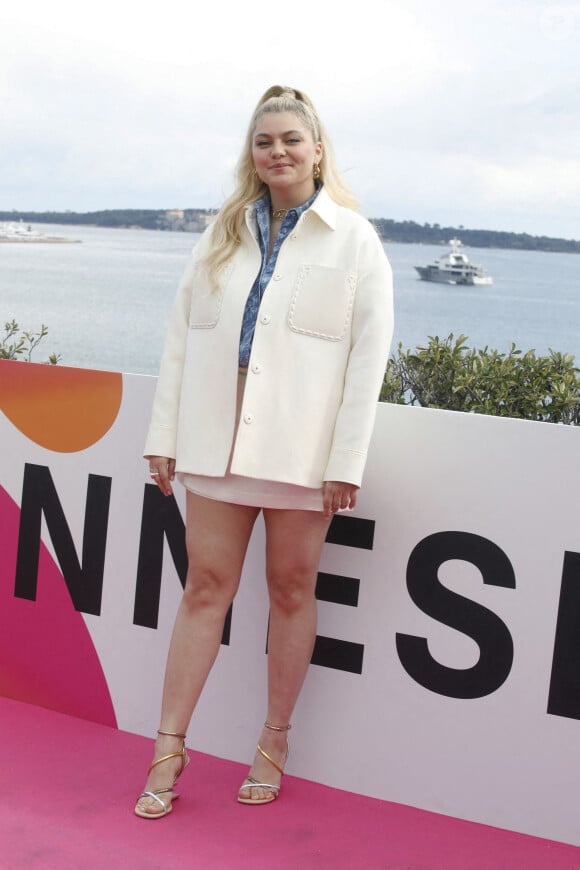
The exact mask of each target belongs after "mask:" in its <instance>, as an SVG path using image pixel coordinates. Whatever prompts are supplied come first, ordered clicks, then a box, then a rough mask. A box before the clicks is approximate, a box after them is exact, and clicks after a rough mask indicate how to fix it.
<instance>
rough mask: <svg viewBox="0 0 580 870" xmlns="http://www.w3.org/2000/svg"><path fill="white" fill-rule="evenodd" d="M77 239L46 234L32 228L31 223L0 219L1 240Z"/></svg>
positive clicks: (48, 240)
mask: <svg viewBox="0 0 580 870" xmlns="http://www.w3.org/2000/svg"><path fill="white" fill-rule="evenodd" d="M73 241H76V239H65V238H61V237H60V236H45V235H44V234H43V233H39V232H37V231H36V230H34V229H33V228H32V226H31V225H30V224H25V223H24V221H23V220H19V221H0V242H25V243H27V244H31V243H32V242H53V243H57V242H73Z"/></svg>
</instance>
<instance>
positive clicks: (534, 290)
mask: <svg viewBox="0 0 580 870" xmlns="http://www.w3.org/2000/svg"><path fill="white" fill-rule="evenodd" d="M32 228H33V229H36V230H38V231H39V232H41V233H43V234H46V235H55V236H61V237H65V238H67V239H71V240H74V241H75V242H76V243H75V244H37V243H29V242H26V243H18V244H16V243H7V244H0V329H2V328H3V326H4V323H7V322H10V321H12V320H16V322H17V323H18V324H19V326H20V328H21V329H22V330H26V331H29V332H36V331H38V330H39V329H40V328H41V326H42V325H43V324H44V325H45V326H46V327H47V328H48V335H47V336H46V338H45V339H44V340H43V341H42V342H41V343H40V345H39V346H38V347H37V348H36V350H35V351H34V353H33V356H32V360H33V361H35V362H43V361H44V360H46V359H47V357H48V355H49V354H50V353H55V354H58V355H59V356H60V364H61V365H67V366H74V367H81V368H90V369H104V370H109V371H121V372H133V373H138V374H147V375H155V374H157V371H158V368H159V362H160V358H161V352H162V347H163V339H164V334H165V330H166V326H167V322H168V318H169V314H170V310H171V306H172V303H173V299H174V296H175V292H176V289H177V285H178V283H179V279H180V277H181V274H182V272H183V270H184V268H185V265H186V262H187V260H188V257H189V255H190V252H191V250H192V248H193V246H194V245H195V243H196V241H197V240H198V238H199V235H197V234H195V233H174V232H165V231H163V232H162V231H154V230H142V229H109V228H102V227H90V226H58V225H47V224H42V225H41V224H37V225H34V224H33V225H32ZM384 247H385V251H386V253H387V256H388V257H389V260H390V262H391V264H392V267H393V272H394V282H395V334H394V339H393V346H392V347H393V350H396V348H397V346H398V344H399V343H401V344H402V346H403V348H404V349H406V348H415V347H417V346H418V345H424V344H425V343H426V342H427V341H428V340H429V336H439V337H440V338H444V337H446V336H448V335H450V334H453V335H454V336H459V335H460V334H463V335H466V336H467V338H468V344H469V346H470V347H477V348H483V347H487V348H489V349H492V348H493V349H497V350H499V351H501V352H507V351H508V350H509V349H510V347H511V345H512V343H514V344H515V345H516V346H517V347H518V348H519V349H520V350H521V351H523V352H525V351H528V350H530V349H534V350H535V351H536V353H538V354H545V353H547V352H548V350H549V349H553V350H555V351H559V352H562V353H569V354H572V355H573V356H574V357H575V358H576V363H577V365H579V366H580V255H578V254H556V253H544V252H538V251H514V250H495V249H487V248H486V249H475V248H468V247H465V248H464V249H463V250H464V251H465V253H466V254H467V256H468V257H469V258H470V260H472V261H473V262H476V263H481V264H482V265H483V266H484V267H485V269H486V271H487V272H488V273H489V274H490V275H491V276H492V277H493V281H494V283H493V285H491V286H488V285H482V286H473V287H465V286H453V285H447V284H431V283H428V282H424V281H421V280H420V279H419V277H418V275H417V273H416V271H415V269H414V267H415V266H418V265H426V264H427V263H429V262H431V261H432V260H433V259H434V258H435V257H438V256H441V255H442V254H443V253H445V252H446V250H447V248H445V247H444V246H434V245H416V244H409V245H406V244H399V243H397V244H391V243H389V242H386V243H385V245H384Z"/></svg>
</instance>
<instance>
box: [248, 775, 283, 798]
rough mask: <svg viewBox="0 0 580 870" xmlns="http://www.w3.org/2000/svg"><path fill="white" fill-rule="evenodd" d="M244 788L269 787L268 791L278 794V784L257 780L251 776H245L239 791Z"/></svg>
mask: <svg viewBox="0 0 580 870" xmlns="http://www.w3.org/2000/svg"><path fill="white" fill-rule="evenodd" d="M244 788H269V789H270V791H272V792H274V794H278V792H279V791H280V786H279V785H272V783H270V782H258V781H257V780H255V779H253V778H252V777H251V776H247V777H246V781H245V782H244V783H242V785H241V786H240V791H242V789H244Z"/></svg>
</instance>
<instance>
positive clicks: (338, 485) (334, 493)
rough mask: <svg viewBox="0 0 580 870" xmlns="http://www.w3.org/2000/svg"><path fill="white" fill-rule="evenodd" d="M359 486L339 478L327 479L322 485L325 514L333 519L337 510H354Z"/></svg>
mask: <svg viewBox="0 0 580 870" xmlns="http://www.w3.org/2000/svg"><path fill="white" fill-rule="evenodd" d="M358 490H359V487H358V486H354V484H352V483H342V482H341V481H338V480H326V481H325V482H324V485H323V487H322V500H323V508H322V513H323V516H325V517H327V519H331V517H333V516H334V514H335V513H336V512H337V511H340V510H347V509H349V510H352V509H353V508H354V506H355V505H356V496H357V493H358Z"/></svg>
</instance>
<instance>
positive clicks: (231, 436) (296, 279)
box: [135, 86, 393, 819]
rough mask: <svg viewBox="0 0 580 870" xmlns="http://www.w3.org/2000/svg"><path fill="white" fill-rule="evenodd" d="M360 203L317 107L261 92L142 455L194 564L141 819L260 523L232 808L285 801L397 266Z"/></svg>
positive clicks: (173, 762) (160, 806)
mask: <svg viewBox="0 0 580 870" xmlns="http://www.w3.org/2000/svg"><path fill="white" fill-rule="evenodd" d="M355 207H356V203H355V200H354V198H353V196H352V194H351V193H350V191H349V190H348V188H347V186H346V185H345V183H344V181H343V180H342V178H341V176H340V174H339V173H338V171H337V169H336V166H335V161H334V157H333V153H332V148H331V143H330V141H329V139H328V136H327V134H326V132H325V130H324V128H323V126H322V124H321V122H320V119H319V117H318V114H317V112H316V110H315V108H314V106H313V105H312V103H311V101H310V100H309V99H308V97H306V95H305V94H304V93H302V92H300V91H297V90H295V89H293V88H287V87H278V86H275V87H272V88H270V89H269V90H268V91H266V93H265V94H264V96H263V97H262V98H261V100H260V102H259V103H258V106H257V108H256V110H255V112H254V114H253V116H252V119H251V121H250V125H249V129H248V134H247V137H246V141H245V145H244V149H243V152H242V155H241V158H240V161H239V165H238V173H237V187H236V190H235V192H234V193H233V195H232V196H231V197H230V198H229V200H228V201H227V202H226V203H225V205H224V206H223V208H222V209H221V211H220V213H219V215H218V217H217V218H216V220H215V222H214V224H213V225H212V226H211V227H210V228H209V229H208V230H207V231H206V233H205V234H204V235H203V236H202V238H201V239H200V241H199V243H198V244H197V245H196V247H195V249H194V251H193V255H192V258H191V261H190V263H189V265H188V267H187V269H186V271H185V275H184V277H183V279H182V282H181V285H180V288H179V291H178V295H177V299H176V302H175V306H174V310H173V314H172V318H171V322H170V325H169V329H168V333H167V338H166V344H165V349H164V354H163V359H162V364H161V370H160V375H159V380H158V385H157V391H156V395H155V401H154V406H153V412H152V421H151V426H150V430H149V434H148V437H147V442H146V448H145V455H146V458H147V459H148V461H149V468H150V473H151V477H152V479H153V480H154V481H155V482H156V483H157V485H158V486H159V488H160V490H161V492H162V493H163V494H164V495H166V496H169V495H171V494H172V482H173V480H174V478H175V477H177V478H178V479H179V481H180V482H181V483H182V484H183V485H184V486H185V488H186V490H187V495H186V498H187V505H186V542H187V552H188V559H189V568H188V574H187V581H186V585H185V590H184V594H183V598H182V601H181V604H180V606H179V610H178V613H177V618H176V621H175V626H174V630H173V635H172V639H171V644H170V648H169V654H168V659H167V666H166V675H165V683H164V690H163V700H162V707H161V721H160V729H159V732H158V734H157V740H156V744H155V752H154V758H153V763H152V765H151V767H150V769H149V773H148V778H147V783H146V785H145V789H144V791H143V793H142V794H141V795H140V797H139V799H138V801H137V805H136V807H135V812H136V813H137V815H139V816H141V817H143V818H147V819H158V818H161V817H163V816H164V815H167V813H169V812H170V811H171V809H172V802H173V800H174V799H175V798H176V797H177V794H176V792H175V791H174V790H173V787H174V784H175V781H176V780H177V777H178V776H179V775H180V774H181V773H182V772H183V770H184V768H185V766H186V765H187V763H188V761H189V758H188V756H187V752H186V748H185V739H186V738H185V734H186V729H187V727H188V724H189V721H190V719H191V716H192V714H193V711H194V709H195V706H196V703H197V701H198V698H199V697H200V694H201V691H202V689H203V686H204V683H205V681H206V678H207V676H208V674H209V671H210V669H211V667H212V665H213V662H214V660H215V658H216V655H217V653H218V650H219V646H220V640H221V636H222V630H223V625H224V620H225V617H226V614H227V611H228V608H229V606H230V604H231V602H232V599H233V598H234V595H235V594H236V590H237V588H238V584H239V580H240V574H241V571H242V566H243V562H244V558H245V554H246V549H247V546H248V542H249V539H250V535H251V533H252V528H253V526H254V523H255V521H256V518H257V516H258V514H259V513H260V511H262V513H263V517H264V524H265V530H266V575H267V587H268V594H269V606H270V622H269V636H268V707H267V711H266V720H265V725H264V727H263V730H262V733H261V736H260V739H259V743H258V747H257V751H256V756H255V758H254V760H253V763H252V766H251V768H250V770H249V773H248V776H247V777H246V779H245V780H244V782H243V783H242V785H241V787H240V790H239V792H238V795H237V800H238V801H239V802H240V803H242V804H248V805H252V806H257V805H262V804H266V803H270V802H271V801H273V800H275V799H276V798H277V797H278V795H279V793H280V783H281V778H282V773H283V769H284V764H285V761H286V758H287V755H288V730H289V729H290V721H291V716H292V712H293V710H294V706H295V704H296V700H297V698H298V694H299V692H300V689H301V687H302V684H303V682H304V678H305V676H306V672H307V669H308V664H309V662H310V659H311V656H312V652H313V647H314V641H315V637H316V599H315V584H316V577H317V570H318V563H319V560H320V556H321V552H322V547H323V544H324V540H325V537H326V533H327V531H328V526H329V523H330V522H331V520H332V517H333V516H334V514H335V513H336V512H337V511H341V510H347V509H352V508H354V506H355V505H356V499H357V492H358V489H359V487H360V484H361V481H362V475H363V470H364V465H365V460H366V455H367V449H368V445H369V441H370V437H371V432H372V427H373V422H374V417H375V411H376V405H377V399H378V393H379V389H380V384H381V381H382V377H383V373H384V369H385V365H386V361H387V357H388V351H389V344H390V340H391V335H392V329H393V314H392V275H391V269H390V266H389V264H388V262H387V259H386V256H385V254H384V251H383V247H382V245H381V243H380V241H379V239H378V237H377V235H376V233H375V231H374V230H373V228H372V227H371V226H370V224H369V223H368V222H367V221H366V220H365V219H364V218H363V217H361V216H360V215H359V214H358V213H357V212H356V210H355ZM224 542H227V546H224Z"/></svg>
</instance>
